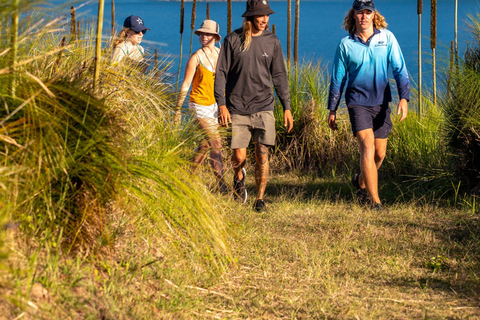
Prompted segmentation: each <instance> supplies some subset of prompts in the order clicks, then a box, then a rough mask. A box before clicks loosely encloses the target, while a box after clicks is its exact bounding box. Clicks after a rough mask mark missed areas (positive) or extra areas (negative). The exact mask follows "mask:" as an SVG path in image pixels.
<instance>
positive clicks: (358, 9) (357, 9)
mask: <svg viewBox="0 0 480 320" xmlns="http://www.w3.org/2000/svg"><path fill="white" fill-rule="evenodd" d="M353 9H355V10H356V11H360V10H369V11H372V12H375V8H372V7H367V6H358V7H353Z"/></svg>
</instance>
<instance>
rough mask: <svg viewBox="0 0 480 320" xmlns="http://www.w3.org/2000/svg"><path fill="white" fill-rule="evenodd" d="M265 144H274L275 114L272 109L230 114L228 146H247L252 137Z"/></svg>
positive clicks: (241, 147)
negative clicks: (230, 128)
mask: <svg viewBox="0 0 480 320" xmlns="http://www.w3.org/2000/svg"><path fill="white" fill-rule="evenodd" d="M252 134H253V139H254V141H255V142H260V143H261V144H264V145H267V146H273V145H274V144H275V116H274V115H273V111H262V112H257V113H254V114H232V137H231V139H230V148H232V149H243V148H247V147H248V145H249V144H250V139H251V138H252Z"/></svg>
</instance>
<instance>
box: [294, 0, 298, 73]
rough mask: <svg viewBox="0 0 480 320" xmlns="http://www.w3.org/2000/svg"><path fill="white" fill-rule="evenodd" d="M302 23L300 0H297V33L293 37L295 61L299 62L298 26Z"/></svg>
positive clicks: (295, 62)
mask: <svg viewBox="0 0 480 320" xmlns="http://www.w3.org/2000/svg"><path fill="white" fill-rule="evenodd" d="M299 24H300V0H295V35H294V39H293V63H294V64H295V67H296V66H297V63H298V28H299Z"/></svg>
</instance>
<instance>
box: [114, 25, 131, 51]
mask: <svg viewBox="0 0 480 320" xmlns="http://www.w3.org/2000/svg"><path fill="white" fill-rule="evenodd" d="M129 30H130V29H129V28H125V27H123V29H122V31H120V33H119V34H118V36H116V37H115V40H114V41H113V48H115V47H116V46H118V45H119V44H121V43H123V42H125V41H126V40H127V38H128V31H129Z"/></svg>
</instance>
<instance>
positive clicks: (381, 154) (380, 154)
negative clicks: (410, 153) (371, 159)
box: [375, 150, 386, 163]
mask: <svg viewBox="0 0 480 320" xmlns="http://www.w3.org/2000/svg"><path fill="white" fill-rule="evenodd" d="M385 156H386V150H375V162H376V163H382V162H383V159H385Z"/></svg>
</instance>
